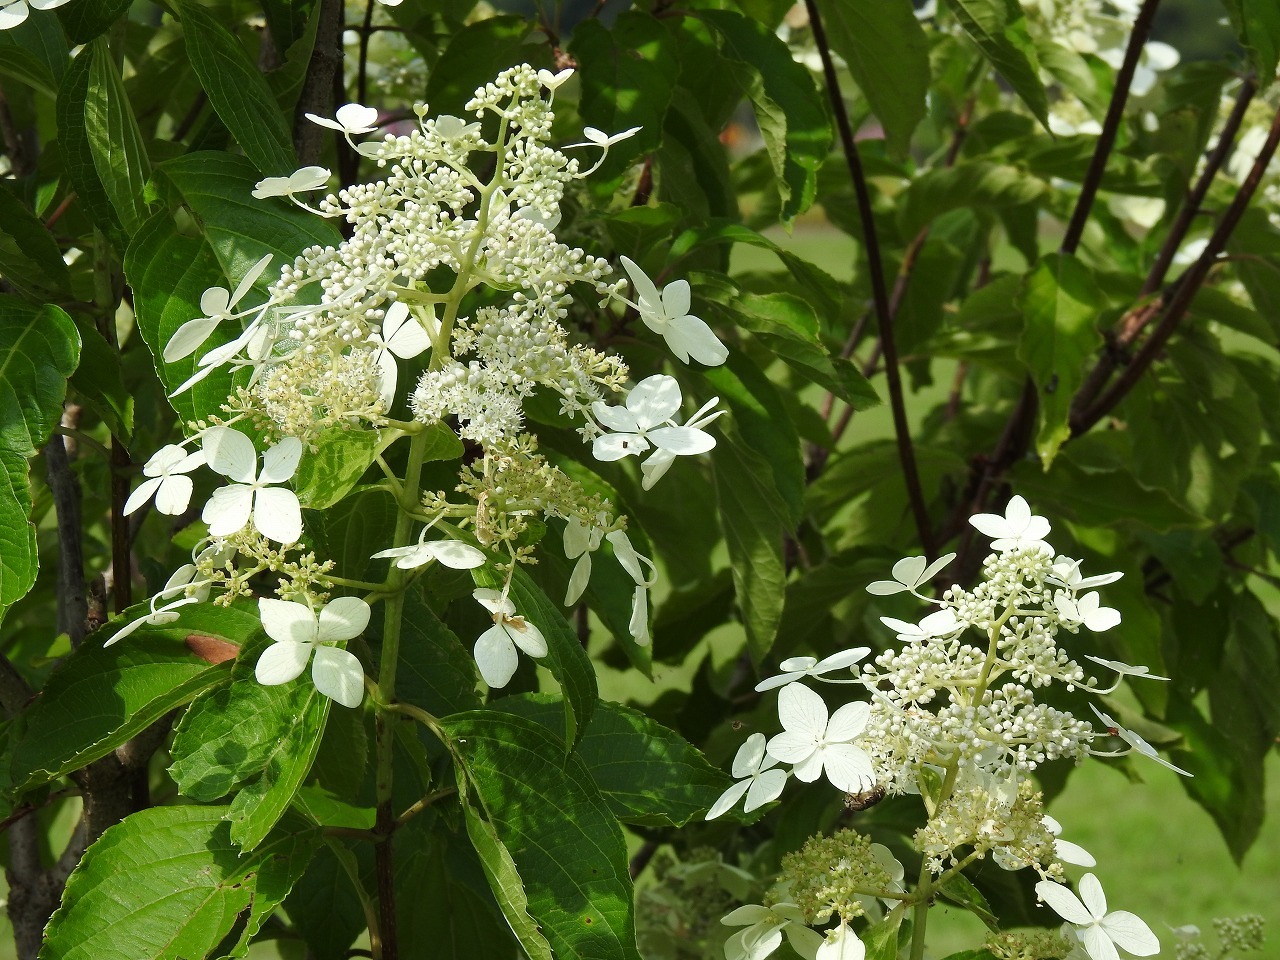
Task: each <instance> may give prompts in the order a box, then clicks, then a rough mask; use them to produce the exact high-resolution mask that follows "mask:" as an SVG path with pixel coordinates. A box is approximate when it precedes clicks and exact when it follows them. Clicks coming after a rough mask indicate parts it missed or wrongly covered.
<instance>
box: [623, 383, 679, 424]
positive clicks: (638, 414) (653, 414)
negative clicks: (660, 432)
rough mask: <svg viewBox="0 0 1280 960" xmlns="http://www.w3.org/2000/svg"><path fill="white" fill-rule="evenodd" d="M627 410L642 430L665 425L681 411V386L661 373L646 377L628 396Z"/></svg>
mask: <svg viewBox="0 0 1280 960" xmlns="http://www.w3.org/2000/svg"><path fill="white" fill-rule="evenodd" d="M627 409H628V410H629V411H631V414H632V415H633V416H634V417H635V419H636V423H637V424H638V425H639V427H640V429H642V430H648V429H649V428H651V427H656V426H657V425H658V424H660V423H665V422H666V421H668V420H670V419H671V417H672V416H673V415H674V414H675V412H676V411H677V410H679V409H680V384H679V383H677V382H676V379H675V378H674V377H668V376H666V375H665V374H661V373H659V374H655V375H654V376H652V377H645V378H644V379H643V380H641V381H640V382H639V383H637V384H636V385H635V387H634V388H633V389H632V391H631V392H630V393H629V394H627Z"/></svg>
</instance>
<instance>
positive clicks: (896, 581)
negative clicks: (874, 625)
mask: <svg viewBox="0 0 1280 960" xmlns="http://www.w3.org/2000/svg"><path fill="white" fill-rule="evenodd" d="M955 558H956V555H955V554H954V553H948V554H946V555H945V556H942V557H939V558H938V559H937V560H935V561H933V563H928V562H927V561H926V560H925V558H924V557H904V558H903V559H901V560H899V561H898V562H897V563H895V564H894V565H893V574H892V576H893V579H892V580H876V581H875V582H873V583H870V584H868V585H867V593H870V594H874V595H875V596H878V597H887V596H892V595H893V594H895V593H903V592H908V593H911V594H914V595H915V596H917V597H919V596H920V594H919V593H917V592H916V591H917V590H919V589H920V587H921V585H923V584H926V583H928V582H929V581H930V580H932V579H933V578H934V576H935V575H936V574H937V573H938V572H939V571H940V570H942V569H943V568H944V567H946V565H947V564H949V563H950V562H951V561H952V560H954V559H955ZM921 599H922V600H923V599H925V598H924V597H921Z"/></svg>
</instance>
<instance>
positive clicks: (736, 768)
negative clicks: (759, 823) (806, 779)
mask: <svg viewBox="0 0 1280 960" xmlns="http://www.w3.org/2000/svg"><path fill="white" fill-rule="evenodd" d="M778 763H779V761H778V758H777V757H774V756H771V755H770V754H769V753H768V752H767V751H766V749H765V736H764V734H763V733H753V734H752V735H751V736H749V737H747V740H746V742H745V743H744V744H743V745H742V746H740V747H739V748H738V752H737V754H736V755H735V756H734V758H733V776H734V778H735V779H737V781H738V782H737V783H735V784H734V785H733V786H731V787H729V789H728V790H726V791H725V792H724V793H722V794H720V798H719V799H718V800H716V802H715V803H713V804H712V805H711V809H710V810H708V811H707V816H706V819H707V820H714V819H716V817H719V816H722V815H723V814H725V813H726V812H728V811H729V810H732V809H733V808H734V807H735V806H736V805H737V803H738V801H739V800H741V799H742V798H743V796H745V797H746V798H747V802H746V804H744V805H743V808H742V809H743V812H745V813H750V812H751V811H752V810H755V809H756V808H758V807H762V806H764V805H765V804H766V803H769V802H771V801H773V800H777V799H778V797H780V796H781V795H782V788H783V787H785V786H786V784H787V776H788V774H787V771H785V770H779V769H777V765H778Z"/></svg>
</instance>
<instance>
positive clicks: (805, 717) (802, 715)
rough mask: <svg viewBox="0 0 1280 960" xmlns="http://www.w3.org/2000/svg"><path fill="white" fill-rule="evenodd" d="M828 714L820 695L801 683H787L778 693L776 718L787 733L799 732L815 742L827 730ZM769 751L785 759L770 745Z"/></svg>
mask: <svg viewBox="0 0 1280 960" xmlns="http://www.w3.org/2000/svg"><path fill="white" fill-rule="evenodd" d="M828 716H830V714H829V713H828V712H827V705H826V703H824V702H823V700H822V697H820V696H818V695H817V694H816V693H814V692H813V691H812V690H810V689H809V688H808V687H806V686H805V685H804V684H802V683H792V684H788V685H787V686H785V687H783V688H782V692H781V693H779V694H778V719H779V721H781V723H782V726H783V728H784V729H785V730H786V731H787V732H788V733H796V734H801V735H803V736H805V737H809V738H811V739H812V740H814V741H815V742H816V741H817V740H818V738H819V737H821V736H822V735H823V734H824V733H825V732H826V730H827V717H828ZM775 739H776V738H775ZM770 751H771V752H772V753H773V755H774V756H775V757H778V759H779V760H786V759H787V758H786V757H783V756H779V754H778V753H777V751H774V750H773V748H772V747H770Z"/></svg>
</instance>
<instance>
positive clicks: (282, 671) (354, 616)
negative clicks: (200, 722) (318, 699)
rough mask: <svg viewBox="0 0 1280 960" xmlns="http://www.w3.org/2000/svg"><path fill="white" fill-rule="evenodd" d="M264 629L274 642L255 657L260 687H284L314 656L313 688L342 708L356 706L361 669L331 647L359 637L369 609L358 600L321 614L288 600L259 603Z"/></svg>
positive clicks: (337, 603)
mask: <svg viewBox="0 0 1280 960" xmlns="http://www.w3.org/2000/svg"><path fill="white" fill-rule="evenodd" d="M258 612H259V614H260V616H261V618H262V629H263V630H265V631H266V634H267V636H269V637H270V638H271V639H272V640H274V641H275V643H273V644H272V645H271V646H269V647H267V649H266V650H264V651H263V652H262V656H261V657H259V658H258V663H257V666H256V667H255V668H254V675H255V676H256V677H257V678H258V682H259V683H261V684H263V685H264V686H269V687H270V686H276V685H277V684H281V683H288V682H289V681H290V680H293V679H294V678H295V677H297V676H299V675H300V674H301V673H302V671H303V670H305V669H306V668H307V662H308V661H309V660H310V659H311V655H312V653H314V654H315V664H314V665H313V666H312V668H311V679H312V681H313V682H314V683H315V685H316V689H317V690H319V691H320V692H321V693H322V694H324V695H325V696H326V697H328V698H329V699H331V700H334V701H336V702H337V703H340V704H342V705H343V706H344V707H358V706H360V701H361V700H362V699H363V697H364V668H363V667H361V666H360V661H359V659H358V658H357V657H356V655H355V654H354V653H351V652H350V651H349V650H344V649H343V648H342V647H335V646H330V644H334V643H341V642H342V641H344V640H351V639H353V638H354V637H358V636H360V634H361V633H363V632H364V628H365V627H367V626H368V625H369V612H370V611H369V604H367V603H365V602H364V601H363V600H361V599H360V598H359V597H339V598H338V599H336V600H331V601H330V602H329V603H327V604H326V605H325V606H324V607H322V608H321V610H320V612H319V614H317V613H316V612H315V611H314V610H312V609H311V608H310V607H308V606H307V605H306V604H305V603H296V602H294V601H292V600H273V599H269V598H266V597H263V598H262V599H260V600H259V601H258Z"/></svg>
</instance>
